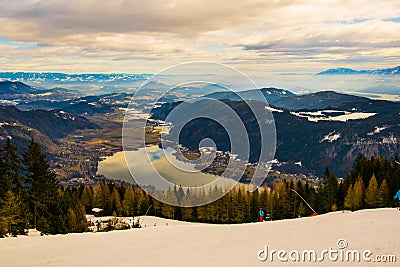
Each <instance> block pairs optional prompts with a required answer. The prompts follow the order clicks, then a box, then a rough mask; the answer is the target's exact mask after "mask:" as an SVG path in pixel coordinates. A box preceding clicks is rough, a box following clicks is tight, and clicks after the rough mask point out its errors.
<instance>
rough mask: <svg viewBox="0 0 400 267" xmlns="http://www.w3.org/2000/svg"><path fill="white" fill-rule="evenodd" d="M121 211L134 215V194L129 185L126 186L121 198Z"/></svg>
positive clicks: (127, 214)
mask: <svg viewBox="0 0 400 267" xmlns="http://www.w3.org/2000/svg"><path fill="white" fill-rule="evenodd" d="M122 209H123V213H124V215H126V216H134V214H135V194H134V192H133V189H132V187H131V186H129V187H127V188H126V190H125V194H124V199H123V200H122Z"/></svg>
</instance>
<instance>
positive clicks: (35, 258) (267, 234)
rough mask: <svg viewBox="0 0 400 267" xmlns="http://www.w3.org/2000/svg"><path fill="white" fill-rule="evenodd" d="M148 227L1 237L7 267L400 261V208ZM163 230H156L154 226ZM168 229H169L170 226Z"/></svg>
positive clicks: (148, 220)
mask: <svg viewBox="0 0 400 267" xmlns="http://www.w3.org/2000/svg"><path fill="white" fill-rule="evenodd" d="M141 219H142V224H143V226H146V227H144V228H142V229H131V230H126V231H114V232H108V233H84V234H68V235H56V236H39V237H18V238H5V239H0V259H1V260H0V266H74V267H78V266H268V265H269V266H288V265H291V264H290V262H286V263H282V262H280V261H279V260H278V259H276V258H275V259H274V261H273V262H271V261H269V259H268V260H266V261H260V260H259V259H258V257H257V254H258V251H259V250H262V249H264V247H265V246H266V245H267V246H268V248H269V249H274V250H286V251H291V250H299V251H303V250H307V249H308V250H309V249H313V250H317V251H322V250H324V249H328V248H329V247H332V248H336V249H337V240H338V239H345V240H346V242H347V244H348V247H347V249H352V250H353V249H357V250H366V249H368V250H371V251H373V253H374V255H376V254H383V255H386V254H388V255H392V254H394V255H396V253H397V255H396V256H397V263H370V264H368V266H398V265H397V264H398V263H399V261H400V227H399V225H400V212H399V211H398V210H396V209H378V210H363V211H358V212H334V213H329V214H325V215H320V216H316V217H307V218H299V219H292V220H282V221H272V222H264V223H251V224H242V225H210V224H199V223H187V222H179V221H173V220H166V219H161V218H157V217H151V216H146V217H142V218H141ZM154 224H156V226H154ZM167 224H168V225H167ZM365 264H366V263H363V262H361V263H349V262H345V263H343V262H330V261H329V260H325V261H324V262H319V263H310V262H295V263H294V264H293V265H295V266H313V265H315V266H364V265H365Z"/></svg>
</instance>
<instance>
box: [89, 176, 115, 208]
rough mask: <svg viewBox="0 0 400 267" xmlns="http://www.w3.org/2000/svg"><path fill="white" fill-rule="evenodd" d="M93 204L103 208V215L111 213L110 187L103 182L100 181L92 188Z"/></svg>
mask: <svg viewBox="0 0 400 267" xmlns="http://www.w3.org/2000/svg"><path fill="white" fill-rule="evenodd" d="M93 191H94V206H95V207H97V208H102V209H104V214H105V215H111V213H112V196H111V193H110V188H109V187H108V184H107V183H105V182H101V183H100V184H99V185H97V186H95V188H94V190H93Z"/></svg>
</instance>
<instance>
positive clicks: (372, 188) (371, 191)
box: [365, 174, 379, 208]
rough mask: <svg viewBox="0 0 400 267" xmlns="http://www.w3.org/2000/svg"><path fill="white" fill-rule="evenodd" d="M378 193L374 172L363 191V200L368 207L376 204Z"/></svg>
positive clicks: (373, 206)
mask: <svg viewBox="0 0 400 267" xmlns="http://www.w3.org/2000/svg"><path fill="white" fill-rule="evenodd" d="M378 193H379V189H378V182H377V181H376V178H375V174H373V175H372V177H371V179H370V180H369V184H368V188H367V190H366V191H365V202H366V203H367V205H368V206H369V207H371V208H375V207H377V206H378Z"/></svg>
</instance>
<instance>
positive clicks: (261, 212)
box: [258, 208, 264, 222]
mask: <svg viewBox="0 0 400 267" xmlns="http://www.w3.org/2000/svg"><path fill="white" fill-rule="evenodd" d="M258 215H259V216H260V222H263V221H264V211H263V209H262V208H260V211H259V212H258Z"/></svg>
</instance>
